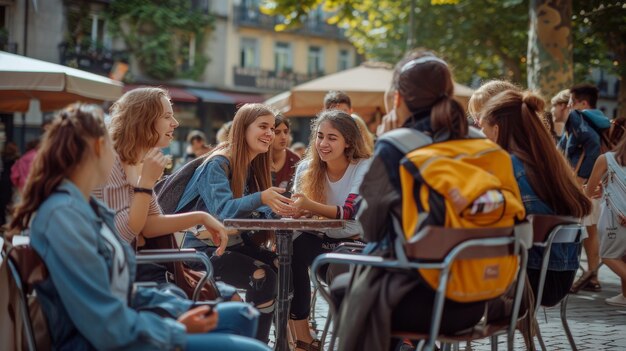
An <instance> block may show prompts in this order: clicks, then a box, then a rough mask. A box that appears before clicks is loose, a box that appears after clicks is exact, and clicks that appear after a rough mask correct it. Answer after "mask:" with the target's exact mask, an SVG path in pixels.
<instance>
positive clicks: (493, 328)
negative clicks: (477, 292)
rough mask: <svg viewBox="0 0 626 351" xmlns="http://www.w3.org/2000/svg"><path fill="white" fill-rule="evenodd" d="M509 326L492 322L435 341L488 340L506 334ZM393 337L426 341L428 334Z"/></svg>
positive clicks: (395, 333) (394, 334) (394, 333)
mask: <svg viewBox="0 0 626 351" xmlns="http://www.w3.org/2000/svg"><path fill="white" fill-rule="evenodd" d="M508 326H509V320H508V319H506V320H502V321H493V322H490V323H489V324H487V325H484V326H482V325H481V326H475V327H473V328H472V329H471V330H469V331H466V332H461V333H459V334H440V335H439V336H438V337H437V340H439V341H441V342H444V343H457V342H460V341H472V340H478V339H484V338H488V337H490V336H492V335H495V334H499V333H504V332H506V330H507V328H508ZM391 334H392V335H393V336H394V337H397V338H402V339H409V340H426V339H428V333H415V332H402V331H394V332H392V333H391Z"/></svg>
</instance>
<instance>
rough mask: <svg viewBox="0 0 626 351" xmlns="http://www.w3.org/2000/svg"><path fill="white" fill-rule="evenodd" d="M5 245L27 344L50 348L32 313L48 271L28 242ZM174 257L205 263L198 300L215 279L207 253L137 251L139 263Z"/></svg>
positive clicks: (33, 347)
mask: <svg viewBox="0 0 626 351" xmlns="http://www.w3.org/2000/svg"><path fill="white" fill-rule="evenodd" d="M25 242H28V240H25ZM5 245H7V249H6V251H5V252H3V260H6V264H7V267H8V270H9V273H10V278H11V279H12V283H13V284H14V285H15V288H16V290H17V301H16V302H17V303H16V305H19V306H14V311H15V312H16V313H17V311H18V310H19V319H20V320H21V327H22V328H23V331H24V332H23V338H24V339H25V340H24V341H25V342H23V344H24V347H25V348H27V349H28V350H31V351H32V350H41V349H44V350H46V349H49V346H50V344H51V342H50V337H49V331H48V329H47V323H46V321H45V318H43V319H39V320H38V321H37V322H38V327H37V328H34V327H33V319H32V318H31V316H33V315H35V313H36V312H35V311H33V310H32V309H31V308H32V306H33V304H31V303H29V301H30V300H31V299H33V298H35V297H36V296H35V295H34V286H35V285H36V284H38V283H40V282H42V281H44V280H45V279H47V277H48V271H47V269H46V267H45V264H44V262H43V261H42V260H41V258H40V257H39V255H38V254H37V252H35V250H34V249H33V248H32V247H31V246H30V245H29V244H26V243H24V244H20V245H17V246H12V245H10V244H7V243H5ZM175 261H180V262H186V261H196V262H201V263H202V264H204V266H205V268H206V273H205V274H204V276H203V277H202V279H201V280H200V281H199V282H198V284H197V286H196V289H195V291H194V294H193V296H192V300H193V301H196V300H197V298H198V296H199V293H200V290H201V289H202V287H203V286H204V283H205V282H207V281H212V277H213V266H212V265H211V262H210V261H209V259H208V257H207V256H206V255H205V254H203V253H201V252H196V251H195V250H146V251H144V252H142V253H140V254H138V255H137V263H138V264H146V263H164V262H175ZM16 320H17V319H16ZM19 341H20V340H18V342H19Z"/></svg>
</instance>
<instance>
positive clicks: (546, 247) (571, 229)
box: [528, 215, 584, 311]
mask: <svg viewBox="0 0 626 351" xmlns="http://www.w3.org/2000/svg"><path fill="white" fill-rule="evenodd" d="M528 220H529V222H530V223H531V224H532V226H533V245H534V246H537V247H543V253H542V256H541V267H540V269H539V280H538V281H537V287H536V291H537V293H536V295H537V296H535V311H538V310H539V307H540V306H541V302H542V299H543V290H544V287H545V283H546V276H547V274H548V263H549V261H550V251H551V248H552V244H554V243H580V242H581V241H582V240H583V235H582V231H583V230H584V228H583V226H582V225H581V224H580V223H579V220H578V219H576V218H573V217H566V216H553V215H530V216H528ZM578 256H579V260H580V251H579V253H578ZM569 288H570V287H566V289H565V291H568V290H569ZM565 296H567V295H565Z"/></svg>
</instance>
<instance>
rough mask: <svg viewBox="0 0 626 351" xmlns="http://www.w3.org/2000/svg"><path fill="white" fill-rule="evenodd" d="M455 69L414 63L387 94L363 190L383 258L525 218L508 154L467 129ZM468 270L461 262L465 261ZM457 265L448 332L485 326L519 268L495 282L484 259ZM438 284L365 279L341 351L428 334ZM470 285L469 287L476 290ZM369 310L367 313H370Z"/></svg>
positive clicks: (508, 263) (427, 59) (354, 293)
mask: <svg viewBox="0 0 626 351" xmlns="http://www.w3.org/2000/svg"><path fill="white" fill-rule="evenodd" d="M453 96H454V83H453V80H452V75H451V72H450V69H449V67H448V65H447V63H446V62H445V61H443V60H441V59H440V58H438V57H437V56H435V55H434V54H432V53H430V52H427V51H416V52H412V53H410V54H408V55H407V56H406V57H405V58H404V59H403V60H401V61H400V62H399V63H398V64H397V65H396V68H395V71H394V75H393V80H392V87H391V89H390V90H389V91H388V92H387V94H386V101H385V102H386V108H387V111H390V113H389V114H388V115H387V116H385V118H384V121H383V122H384V123H383V125H382V127H381V128H379V134H381V132H385V129H386V128H389V127H391V128H394V127H400V128H398V129H395V130H392V131H390V132H385V133H382V135H381V136H380V138H379V140H378V142H377V144H376V148H375V153H374V159H373V161H372V166H371V167H370V170H369V171H368V173H367V174H366V176H365V178H364V180H363V184H362V186H361V191H360V194H361V197H362V200H361V202H360V204H359V206H360V209H359V215H358V219H359V221H360V222H361V224H362V226H363V229H364V240H365V241H367V242H370V243H373V244H372V245H373V246H374V248H373V249H372V250H371V251H370V253H371V254H374V255H382V256H386V257H392V256H393V255H394V252H393V249H391V247H392V246H393V245H392V242H394V241H395V240H396V239H397V238H398V237H404V238H406V239H410V238H412V237H413V236H414V235H415V234H417V233H419V231H420V230H421V229H423V228H425V227H426V226H439V227H449V228H483V227H512V226H514V225H515V224H516V223H518V222H519V221H522V220H523V219H524V217H525V211H524V206H523V204H522V200H521V195H520V192H519V188H518V186H517V182H516V181H515V177H514V173H513V168H512V164H511V159H510V156H509V154H508V153H507V152H506V151H504V150H502V148H500V147H499V146H498V145H497V144H495V143H493V142H492V141H490V140H487V139H485V138H484V136H483V135H482V134H481V133H480V132H479V131H478V130H476V129H473V128H470V127H469V126H468V122H467V119H466V117H465V112H464V110H463V107H462V106H461V105H460V104H459V103H458V102H457V101H456V100H454V98H453ZM457 263H459V262H457ZM457 263H455V265H453V268H452V276H451V280H450V283H449V289H448V291H447V293H446V303H445V307H444V310H443V321H445V322H444V323H442V324H441V328H440V332H441V333H454V332H458V331H461V330H465V329H468V328H471V327H473V326H474V325H476V324H477V323H478V322H479V320H480V319H481V317H482V316H483V314H484V312H485V306H486V303H487V301H489V300H491V299H493V298H495V297H497V296H500V295H502V294H503V293H504V292H505V290H506V289H507V288H508V287H509V286H510V284H511V282H512V281H513V279H514V275H515V271H516V269H517V261H516V260H515V259H514V258H512V257H510V256H505V257H502V258H497V261H496V262H495V264H496V265H497V268H496V269H495V270H490V271H489V272H490V274H491V273H494V277H493V279H483V277H484V276H483V275H481V276H480V277H477V276H473V275H472V274H474V273H475V272H471V271H470V270H466V268H468V267H476V268H477V269H476V272H480V273H479V274H486V272H487V266H486V265H485V262H480V260H467V261H466V262H463V264H460V265H457ZM436 280H437V276H434V275H433V272H432V271H426V270H420V271H419V272H418V271H391V270H385V269H367V270H361V271H359V273H357V276H355V277H353V280H352V282H353V283H352V285H351V286H350V288H349V290H348V291H347V295H346V297H345V299H344V301H343V302H342V306H341V310H340V320H341V323H340V324H339V327H338V330H337V335H338V339H339V349H340V350H357V349H358V350H386V349H389V347H390V346H391V344H390V335H391V331H392V330H402V331H407V332H428V329H429V327H430V320H431V318H430V317H431V313H432V305H433V300H434V296H435V292H434V288H435V286H436ZM467 282H470V283H469V284H467ZM360 306H368V308H367V309H363V308H360Z"/></svg>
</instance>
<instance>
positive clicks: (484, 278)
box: [396, 226, 518, 302]
mask: <svg viewBox="0 0 626 351" xmlns="http://www.w3.org/2000/svg"><path fill="white" fill-rule="evenodd" d="M397 240H402V239H401V238H398V239H397ZM514 244H515V230H514V228H513V227H502V228H444V227H435V226H428V227H425V228H424V229H423V230H421V231H420V232H419V233H417V234H416V235H415V236H414V237H413V238H411V240H410V241H408V242H406V243H404V245H403V247H402V248H398V245H397V244H396V254H399V255H398V256H399V257H401V256H402V253H404V254H406V258H407V259H410V260H417V261H420V262H423V263H427V262H433V263H439V265H433V266H432V268H431V267H422V268H418V271H419V273H420V275H421V277H422V278H423V279H424V280H425V281H426V282H427V283H428V285H430V286H431V287H432V288H433V289H437V287H438V286H440V283H439V282H440V279H441V277H444V276H445V277H446V284H447V289H446V290H445V294H446V298H448V299H450V300H453V301H456V302H475V301H486V300H490V299H492V298H495V297H497V296H500V295H502V294H503V293H504V292H506V290H507V289H508V288H509V287H510V286H511V284H512V283H513V281H514V280H515V273H516V272H517V269H518V261H517V257H516V253H515V251H516V250H515V249H516V247H515V245H514ZM400 260H401V261H402V260H403V259H402V258H400ZM444 273H445V274H444ZM448 274H449V277H448Z"/></svg>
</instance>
